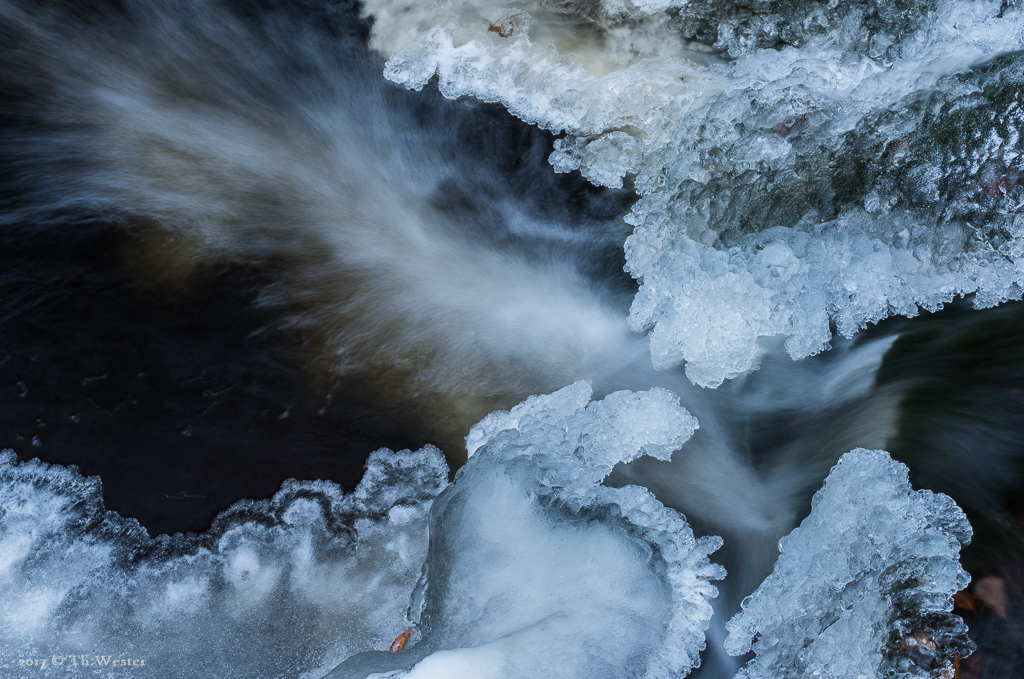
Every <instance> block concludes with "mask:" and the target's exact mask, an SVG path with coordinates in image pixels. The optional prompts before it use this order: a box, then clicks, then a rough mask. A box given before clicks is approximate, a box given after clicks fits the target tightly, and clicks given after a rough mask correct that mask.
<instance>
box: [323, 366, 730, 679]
mask: <svg viewBox="0 0 1024 679" xmlns="http://www.w3.org/2000/svg"><path fill="white" fill-rule="evenodd" d="M591 395H592V394H591V387H590V385H589V383H587V382H577V383H575V384H573V385H571V386H569V387H566V388H564V389H562V390H560V391H558V392H555V393H553V394H549V395H545V396H534V397H531V398H530V399H529V400H527V401H526V402H525V403H523V404H521V405H519V406H517V407H516V408H514V409H513V410H511V411H504V412H497V413H493V414H492V415H490V416H489V417H487V418H486V419H484V420H483V421H482V422H480V423H479V424H478V425H477V426H476V427H474V428H473V430H472V432H471V433H470V435H469V437H468V440H469V441H471V442H472V443H471V444H470V448H471V449H473V450H474V451H475V452H474V454H473V455H472V457H470V459H469V461H468V463H467V464H466V465H465V466H464V467H463V468H462V469H461V470H460V471H459V473H458V474H457V476H456V480H455V482H454V483H453V484H452V485H451V486H449V487H448V489H446V490H445V491H444V492H443V493H442V494H441V495H440V496H439V497H438V498H437V500H436V501H435V503H434V507H433V509H432V512H431V529H430V532H431V537H430V551H429V554H428V557H427V561H426V565H425V568H424V576H423V580H422V582H421V589H420V591H419V592H418V594H417V596H415V597H414V599H413V605H412V607H411V609H410V611H411V617H412V619H413V622H414V627H413V640H414V641H416V642H417V643H416V645H415V646H413V647H411V648H409V649H406V650H405V651H404V652H403V653H401V654H398V655H396V654H390V656H389V655H388V654H365V655H362V656H357V657H355V658H352V659H350V660H349V661H346V663H344V664H343V665H341V666H340V667H339V668H338V669H336V670H335V672H334V673H332V674H331V675H329V676H330V677H331V679H338V678H340V677H359V678H360V679H363V678H364V677H367V676H388V677H408V678H409V679H424V678H426V677H431V678H432V677H444V678H445V679H455V678H460V677H466V678H473V679H478V678H482V677H495V678H501V679H515V678H519V677H521V678H524V679H525V678H527V677H539V676H551V677H560V678H563V679H570V678H572V677H580V678H587V679H591V678H592V677H607V678H613V677H622V678H623V679H625V678H630V679H634V678H639V677H678V676H682V675H685V674H687V673H688V672H689V671H690V669H691V668H692V667H694V666H696V665H698V664H699V662H700V658H699V653H700V651H701V650H702V649H703V648H704V631H705V629H706V628H707V626H708V622H709V620H710V618H711V615H712V609H711V604H710V603H709V599H710V598H712V597H714V596H716V595H717V591H716V589H715V587H714V586H713V585H711V584H710V582H709V581H710V580H714V579H719V578H721V577H723V576H724V570H723V569H722V568H721V567H720V566H717V565H714V564H712V563H710V562H709V560H708V555H709V554H710V553H711V552H713V551H714V550H715V549H717V548H718V547H719V546H720V544H721V540H720V539H719V538H701V539H695V538H694V535H693V532H692V531H691V530H690V528H689V526H688V525H687V524H686V521H685V519H684V518H683V517H682V516H681V515H680V514H679V513H678V512H676V511H674V510H671V509H667V508H666V507H664V506H663V505H662V504H661V503H660V502H658V501H657V500H656V499H655V498H654V496H653V495H652V494H651V493H650V492H648V491H647V490H645V489H643V488H640V487H638V486H627V487H624V488H610V487H605V486H602V485H600V481H601V480H602V479H603V478H604V477H605V476H606V475H607V474H608V473H609V472H610V471H611V469H612V467H613V466H614V465H615V464H616V463H617V462H620V461H629V460H632V459H634V458H636V457H638V456H640V455H644V454H649V455H654V456H656V457H659V458H661V459H667V458H668V457H670V456H671V454H672V451H674V450H676V449H677V448H679V446H681V445H682V444H683V442H684V441H686V440H687V439H688V438H689V437H690V435H691V434H692V433H693V431H694V430H695V428H696V426H697V423H696V420H694V418H693V417H692V416H691V415H690V414H689V413H687V412H686V410H685V409H683V408H682V407H680V406H679V403H678V399H677V397H675V396H674V395H673V394H671V393H669V392H667V391H664V390H661V389H652V390H651V391H647V392H643V393H632V392H617V393H614V394H611V395H609V396H607V397H606V398H605V399H604V400H602V401H597V402H594V403H591V402H590V399H591ZM378 673H380V674H378Z"/></svg>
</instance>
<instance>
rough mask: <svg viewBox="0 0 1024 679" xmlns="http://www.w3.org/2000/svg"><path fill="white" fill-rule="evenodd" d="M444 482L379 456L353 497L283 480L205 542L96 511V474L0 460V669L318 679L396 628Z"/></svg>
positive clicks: (242, 506) (434, 473)
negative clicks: (113, 664) (25, 664)
mask: <svg viewBox="0 0 1024 679" xmlns="http://www.w3.org/2000/svg"><path fill="white" fill-rule="evenodd" d="M446 484H447V467H446V465H445V462H444V457H443V456H442V455H441V454H440V452H439V451H437V450H436V449H432V448H424V449H422V450H420V451H417V452H415V453H413V452H409V451H403V452H401V453H393V452H391V451H388V450H386V449H382V450H380V451H377V452H376V453H374V454H373V455H371V456H370V458H369V461H368V463H367V472H366V476H365V477H364V479H363V481H362V482H361V483H360V485H359V486H358V488H357V489H356V490H355V491H354V492H352V493H349V494H345V493H342V492H341V491H340V490H339V489H338V487H337V486H336V485H334V484H331V483H327V482H323V481H311V482H298V481H288V482H286V483H285V484H284V485H283V487H282V488H281V490H280V491H279V492H278V493H277V494H276V495H275V496H274V497H273V498H272V499H270V500H259V501H242V502H239V503H237V504H235V505H234V506H232V507H231V508H230V509H228V510H227V511H226V512H224V513H223V514H222V515H221V516H220V517H218V519H217V520H216V522H215V524H214V527H213V528H212V529H211V530H210V531H208V532H207V533H204V534H201V535H189V536H184V535H177V536H174V537H171V538H168V537H167V536H161V537H160V538H158V539H156V540H154V539H150V537H149V536H148V535H147V534H146V532H145V531H144V530H143V529H142V528H141V527H140V526H139V524H138V522H136V521H135V520H129V519H124V518H122V517H120V516H118V515H117V514H115V513H114V512H110V511H106V510H105V509H104V508H103V506H102V499H101V488H100V483H99V480H98V479H97V478H83V477H82V476H81V475H80V474H78V473H77V471H76V470H75V469H74V468H73V467H72V468H65V467H60V466H57V465H47V464H45V463H41V462H39V461H35V460H34V461H29V462H21V463H18V462H16V461H15V457H14V454H13V453H11V452H3V453H0V667H3V668H5V669H4V674H5V676H12V675H11V674H8V672H14V673H15V676H40V677H49V676H61V677H63V676H67V675H68V673H69V672H73V671H78V672H89V674H88V676H98V675H97V674H95V673H96V672H102V671H104V670H103V669H102V664H101V663H102V658H104V657H106V658H108V659H109V658H111V657H112V660H119V659H129V660H145V667H146V668H148V670H144V669H143V667H142V666H134V667H128V668H126V667H120V668H118V669H119V670H120V671H121V672H125V673H129V674H130V673H132V672H136V673H138V672H141V671H145V672H157V673H159V674H160V676H166V677H178V678H188V677H195V678H197V679H199V678H201V679H208V678H209V677H214V676H216V677H270V676H274V677H277V676H289V677H301V678H302V679H314V678H319V677H320V676H322V675H323V674H324V673H325V672H326V671H327V670H328V669H330V668H331V667H333V666H334V665H336V664H337V663H338V662H340V661H341V660H342V659H344V658H345V657H347V656H349V655H351V654H352V653H355V652H358V651H363V650H367V649H371V648H387V647H388V645H389V644H390V643H391V640H392V639H393V638H394V637H395V635H396V634H398V633H399V632H401V631H402V627H401V625H402V621H403V616H404V614H405V609H406V606H407V605H408V601H409V596H410V595H411V593H412V591H413V588H414V586H415V584H416V581H417V578H418V577H419V573H420V567H421V565H422V563H423V559H424V558H425V556H426V550H427V517H428V512H429V509H430V505H431V501H432V499H433V497H434V496H435V495H436V494H437V493H438V491H439V490H440V489H441V488H442V487H444V485H446ZM58 656H59V658H60V659H59V660H58V661H57V663H58V664H55V662H54V658H55V657H58ZM73 656H84V659H85V661H86V662H88V663H89V665H90V667H91V668H92V669H91V670H90V668H89V667H85V668H83V667H82V660H81V658H78V659H75V660H73V659H72V658H73ZM97 657H98V659H97ZM21 660H33V661H38V662H37V664H36V665H35V666H33V667H32V669H31V672H29V671H27V670H18V669H17V668H18V667H19V661H21ZM61 661H62V662H63V665H61V664H59V663H60V662H61ZM73 663H75V664H74V665H73ZM97 665H100V666H101V669H99V670H97V669H96V667H97ZM76 667H77V668H78V669H76ZM11 668H15V669H13V670H12V669H11ZM106 671H107V672H110V673H114V672H116V671H117V670H114V669H112V668H110V667H108V668H107V670H106ZM18 672H22V673H23V674H18ZM127 675H128V674H121V673H117V674H116V676H127ZM83 676H84V675H83ZM103 676H108V675H107V674H104V675H103ZM109 676H115V674H110V675H109ZM132 676H134V674H133V675H132ZM147 676H148V674H147Z"/></svg>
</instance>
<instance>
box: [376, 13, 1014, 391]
mask: <svg viewBox="0 0 1024 679" xmlns="http://www.w3.org/2000/svg"><path fill="white" fill-rule="evenodd" d="M365 6H366V12H367V13H368V14H369V15H372V16H373V17H374V20H375V23H374V26H373V37H372V45H373V46H374V47H376V48H377V49H379V50H381V51H382V52H384V53H385V54H386V55H388V57H389V60H388V62H387V66H386V70H385V75H386V76H387V77H388V78H390V79H392V80H394V81H395V82H398V83H401V84H403V85H405V86H407V87H412V88H416V89H418V88H421V87H423V86H424V85H425V84H427V83H428V82H429V81H430V80H431V79H432V78H434V77H436V79H437V86H438V87H439V88H440V90H441V92H443V93H444V94H445V95H446V96H448V97H452V98H455V97H461V96H472V97H476V98H478V99H482V100H485V101H491V102H499V103H501V104H503V105H504V106H506V107H507V108H508V110H509V111H511V112H512V113H513V114H515V115H516V116H518V117H520V118H522V119H524V120H526V121H529V122H531V123H536V124H538V125H540V126H542V127H545V128H547V129H550V130H552V131H555V132H564V133H565V134H564V136H563V137H562V138H560V139H558V140H557V141H556V142H555V149H554V153H553V154H552V156H551V162H552V164H553V165H554V167H555V169H556V170H558V171H560V172H566V171H571V170H576V169H578V170H579V171H581V172H582V173H583V174H584V175H585V176H586V177H588V178H589V179H590V180H591V181H593V182H595V183H597V184H602V185H607V186H620V185H621V184H622V181H623V178H624V177H626V176H630V177H632V178H633V182H634V184H633V185H634V187H635V189H636V191H637V192H638V193H639V194H640V195H641V196H642V198H641V200H640V201H639V202H638V203H637V204H636V205H635V206H634V208H633V210H632V212H631V213H630V215H629V216H628V218H627V221H629V222H630V223H631V224H633V225H634V227H635V232H634V235H633V236H632V237H631V238H630V239H629V241H628V242H627V244H626V257H627V269H628V270H629V271H630V272H631V273H632V274H633V276H634V277H635V278H636V279H637V280H638V281H639V282H640V284H641V286H640V292H639V294H638V295H637V296H636V299H635V301H634V304H633V307H632V310H631V314H630V324H631V327H632V328H633V329H634V330H637V331H644V332H647V331H650V333H651V353H652V358H653V361H654V363H655V365H656V366H658V367H668V366H672V365H676V364H680V363H683V362H685V365H686V372H687V374H688V376H689V377H690V378H691V379H692V380H693V381H694V382H695V383H697V384H700V385H704V386H717V385H718V384H721V383H722V381H723V380H725V379H728V378H731V377H735V376H737V375H740V374H743V373H745V372H747V371H749V370H750V369H752V368H755V367H756V366H757V365H758V361H759V357H760V356H761V355H762V354H763V352H764V351H765V350H766V349H767V348H768V347H771V346H775V345H777V344H781V343H782V342H783V341H784V343H785V348H786V350H787V351H788V352H789V354H790V355H791V356H793V358H797V359H798V358H802V357H805V356H808V355H810V354H814V353H816V352H819V351H821V350H823V349H825V348H827V347H828V346H829V341H830V339H831V338H832V324H834V326H835V327H836V328H837V329H838V331H839V332H840V333H841V334H843V335H845V336H850V335H852V334H853V333H855V332H857V331H858V330H859V329H861V328H863V327H865V326H866V325H867V324H869V323H872V322H875V321H878V320H879V319H882V318H885V317H886V316H889V315H891V314H902V315H914V314H916V313H917V312H918V310H919V309H920V308H924V309H935V308H937V307H940V306H942V305H943V304H944V303H946V302H948V301H950V300H951V299H953V298H954V297H955V296H958V295H966V294H972V293H973V294H975V298H974V300H975V304H976V305H978V306H989V305H992V304H996V303H999V302H1000V301H1003V300H1006V299H1014V298H1019V297H1020V296H1021V291H1022V284H1024V245H1022V244H1024V232H1022V227H1021V220H1020V219H1019V218H1018V217H1017V212H1018V210H1019V208H1020V206H1021V205H1022V204H1024V181H1021V179H1022V170H1024V166H1022V162H1024V161H1022V158H1024V155H1022V149H1021V138H1020V134H1019V130H1020V123H1021V120H1020V118H1021V115H1022V113H1021V104H1022V102H1021V101H1020V98H1021V91H1022V89H1024V88H1022V78H1021V76H1020V72H1021V62H1022V60H1024V57H1022V56H1021V55H1020V54H1019V53H1018V51H1019V50H1021V49H1024V16H1022V14H1021V10H1020V8H1019V6H1017V5H1016V4H1014V3H1009V4H1006V3H1004V2H1002V1H1001V0H977V1H973V2H966V1H965V0H918V1H916V2H912V3H906V4H904V5H900V8H899V9H895V8H894V6H892V4H891V3H886V2H882V1H881V0H856V1H852V2H848V3H827V4H826V3H824V2H816V1H814V0H806V1H792V2H782V1H774V0H765V1H764V2H758V3H745V4H743V5H742V6H737V5H735V3H731V2H725V1H723V0H692V1H691V2H688V3H683V2H679V3H675V2H664V3H661V4H642V3H636V4H635V5H629V3H625V4H623V5H621V6H620V5H619V4H615V3H600V2H583V1H581V2H570V1H568V0H567V1H565V2H557V1H551V2H536V1H533V2H526V3H519V4H515V5H514V9H507V8H508V7H510V5H508V4H506V3H498V2H487V1H485V0H454V1H453V2H450V3H436V4H434V3H407V2H403V1H402V0H367V2H366V5H365Z"/></svg>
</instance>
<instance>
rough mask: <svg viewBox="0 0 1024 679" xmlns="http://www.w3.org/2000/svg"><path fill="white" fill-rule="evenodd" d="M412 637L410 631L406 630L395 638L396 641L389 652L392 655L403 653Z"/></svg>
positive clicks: (392, 643)
mask: <svg viewBox="0 0 1024 679" xmlns="http://www.w3.org/2000/svg"><path fill="white" fill-rule="evenodd" d="M410 636H411V633H410V632H409V630H405V631H404V632H402V633H401V634H399V635H398V636H397V637H395V640H394V641H392V642H391V648H390V649H388V650H389V651H391V652H392V653H401V652H402V651H404V650H405V642H407V641H409V637H410Z"/></svg>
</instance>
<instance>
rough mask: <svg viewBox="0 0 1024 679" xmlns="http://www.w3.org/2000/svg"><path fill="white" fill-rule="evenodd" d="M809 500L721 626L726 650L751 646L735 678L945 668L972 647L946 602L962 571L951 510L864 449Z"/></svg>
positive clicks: (958, 523)
mask: <svg viewBox="0 0 1024 679" xmlns="http://www.w3.org/2000/svg"><path fill="white" fill-rule="evenodd" d="M812 507H813V508H812V510H811V515H810V516H808V517H807V518H806V519H805V520H804V521H803V523H801V524H800V527H799V528H797V529H795V530H794V531H793V532H792V533H790V534H789V535H788V536H786V537H785V538H783V539H782V540H781V541H780V542H779V549H780V550H781V552H782V554H781V555H780V556H779V560H778V561H777V562H776V564H775V570H774V572H773V573H772V574H771V575H770V576H769V577H768V578H767V579H766V580H765V581H764V582H763V583H762V584H761V586H760V587H759V588H758V589H757V591H756V592H754V594H752V595H751V596H750V597H748V598H747V599H746V600H745V601H744V602H743V610H742V611H741V612H740V613H738V614H737V615H736V616H735V617H734V618H733V619H732V620H730V621H729V622H728V623H727V625H726V627H727V629H728V630H729V636H728V638H727V639H726V642H725V648H726V651H727V652H728V653H730V654H732V655H743V654H744V653H747V652H748V651H750V650H753V651H754V653H755V655H756V657H755V658H754V659H753V660H751V661H750V662H749V663H747V665H746V666H744V667H743V668H742V669H741V670H740V672H739V673H738V674H737V677H736V679H784V678H788V677H815V678H817V679H830V678H835V679H840V678H842V679H847V678H849V677H864V678H865V679H867V678H875V677H908V678H909V677H931V678H934V679H940V678H942V677H952V676H953V675H954V662H955V657H956V656H957V655H960V656H964V655H968V654H969V653H970V652H971V651H973V650H974V645H973V643H972V642H971V641H970V640H969V639H968V638H967V628H966V626H965V625H964V623H963V621H962V620H961V619H960V618H959V617H957V616H955V615H953V614H952V613H951V612H950V611H952V609H953V602H952V598H951V597H952V595H953V594H954V593H956V592H958V591H960V590H961V589H963V588H964V587H966V586H967V583H968V582H969V581H970V577H969V576H968V575H967V573H965V572H964V570H963V569H962V568H961V567H960V563H959V553H960V547H961V545H964V544H966V543H968V542H969V541H970V537H971V527H970V524H968V523H967V518H966V517H965V516H964V513H963V512H962V511H961V510H960V508H959V507H957V506H956V504H954V502H953V500H952V499H950V498H949V497H947V496H946V495H942V494H935V493H932V492H930V491H927V490H919V491H914V490H912V489H911V487H910V482H909V480H908V478H907V468H906V467H905V466H904V465H902V464H900V463H898V462H894V461H893V460H892V459H891V458H890V457H889V455H888V454H887V453H886V452H885V451H881V450H864V449H863V448H858V449H856V450H853V451H851V452H849V453H847V454H846V455H844V456H843V457H842V458H841V459H840V460H839V464H837V465H836V466H835V467H834V468H833V469H832V472H831V473H830V474H829V476H828V479H826V481H825V485H824V487H823V488H822V489H821V490H820V491H818V493H817V494H816V495H815V496H814V500H813V503H812Z"/></svg>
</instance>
